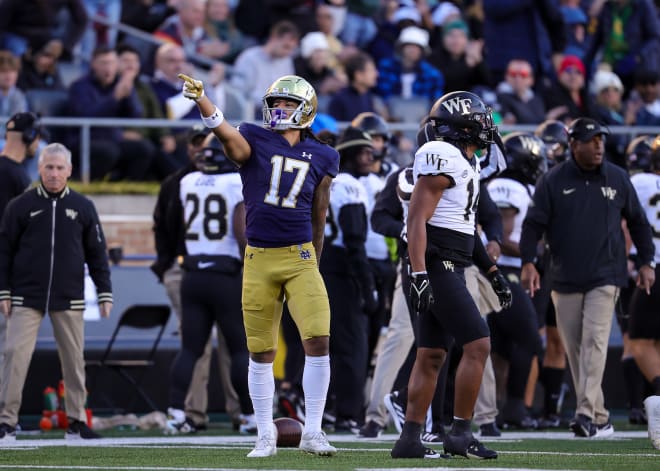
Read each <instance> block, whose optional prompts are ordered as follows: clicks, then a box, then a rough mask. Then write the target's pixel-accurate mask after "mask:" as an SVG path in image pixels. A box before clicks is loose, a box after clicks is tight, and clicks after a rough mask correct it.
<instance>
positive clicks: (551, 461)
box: [0, 424, 660, 471]
mask: <svg viewBox="0 0 660 471" xmlns="http://www.w3.org/2000/svg"><path fill="white" fill-rule="evenodd" d="M616 425H617V424H615V428H616ZM623 428H625V427H622V429H623ZM62 436H63V433H62V432H48V433H43V434H37V435H35V434H31V435H20V436H19V438H18V439H17V440H16V442H13V443H12V442H6V443H3V444H1V445H0V470H4V469H16V470H19V469H20V470H25V469H35V470H37V469H48V470H76V469H79V470H136V471H137V470H145V471H146V470H163V471H165V470H184V469H195V470H244V469H245V470H247V469H263V470H266V469H273V470H314V471H321V470H336V471H343V470H391V469H406V470H413V469H426V468H432V469H452V470H455V469H498V470H518V471H522V470H602V471H619V470H623V471H654V470H660V451H656V450H654V449H653V448H652V446H651V443H650V441H649V439H648V438H647V436H646V432H645V431H644V430H643V429H642V428H636V429H634V430H624V431H619V432H616V433H615V435H614V436H613V437H612V438H609V439H603V440H594V439H575V438H573V437H572V434H570V433H568V432H555V433H543V432H527V433H517V432H504V433H503V436H502V437H501V438H499V439H491V440H489V441H488V442H487V443H488V444H489V446H490V447H491V448H493V449H495V450H497V451H498V452H499V458H498V459H497V460H490V461H479V460H467V459H465V458H457V457H454V458H452V459H442V460H422V459H419V460H393V459H391V458H390V454H389V452H390V449H391V447H392V444H393V442H394V440H395V439H396V435H395V434H386V435H383V436H381V438H379V439H378V440H365V439H358V438H356V437H354V436H351V435H329V438H330V440H331V442H332V443H333V444H334V445H335V446H337V448H338V449H339V452H338V453H337V455H336V456H334V457H332V458H322V457H317V456H312V455H307V454H304V453H302V452H300V451H299V450H297V449H292V448H280V449H279V451H278V454H277V456H275V457H270V458H265V459H247V458H246V457H245V455H246V454H247V452H248V451H249V450H250V449H251V446H252V444H253V441H254V437H245V436H237V435H231V434H230V433H229V432H228V431H227V429H226V428H222V427H213V428H211V429H210V430H209V431H207V432H204V433H200V434H197V435H187V436H175V437H171V436H170V437H166V436H163V435H162V434H161V433H160V432H158V431H149V432H141V431H126V430H124V431H118V430H112V431H106V432H104V438H103V439H102V440H98V441H89V442H82V443H81V442H71V441H69V442H67V441H65V440H64V439H63V438H62ZM484 441H486V440H484ZM433 448H436V449H438V450H440V451H441V450H442V445H438V446H434V447H433Z"/></svg>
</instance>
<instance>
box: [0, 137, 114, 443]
mask: <svg viewBox="0 0 660 471" xmlns="http://www.w3.org/2000/svg"><path fill="white" fill-rule="evenodd" d="M71 170H72V167H71V152H69V150H68V149H67V148H66V147H64V146H63V145H62V144H59V143H53V144H49V145H48V146H46V147H45V148H44V149H43V150H42V152H41V154H40V155H39V175H40V177H41V178H40V183H39V186H37V187H36V188H33V189H31V190H29V191H27V192H25V193H23V194H22V195H21V196H19V197H17V198H15V199H13V200H12V202H11V203H10V204H9V205H8V206H7V208H6V209H5V213H4V214H3V217H2V223H1V226H0V311H1V312H2V314H3V315H5V316H7V345H6V350H5V355H6V356H5V360H6V363H5V368H4V371H3V374H2V388H1V393H0V403H1V404H2V412H0V440H2V441H10V440H15V439H16V425H17V422H18V412H19V410H20V407H21V399H22V393H23V386H24V385H25V379H26V377H27V373H28V368H29V366H30V359H31V358H32V354H33V352H34V347H35V344H36V341H37V334H38V331H39V325H40V324H41V322H42V320H43V319H44V317H45V315H46V313H48V317H49V318H50V322H51V323H52V324H53V332H54V334H55V341H56V343H57V351H58V354H59V358H60V362H61V369H62V375H63V377H64V387H65V389H66V405H65V408H66V415H67V417H68V428H67V431H66V434H65V437H66V438H67V439H78V440H79V439H95V438H100V436H99V435H98V434H97V433H96V432H94V431H92V430H91V429H90V428H89V427H88V426H87V414H86V412H85V400H86V396H87V391H86V390H85V360H84V357H83V348H84V344H85V341H84V324H85V321H84V320H83V310H84V308H85V299H84V287H85V280H84V278H85V277H84V274H85V264H86V265H87V267H88V268H89V272H90V275H91V277H92V280H94V284H95V285H96V289H97V292H98V301H99V310H100V313H101V316H102V317H108V316H109V315H110V310H111V309H112V285H111V281H110V267H109V266H108V255H107V249H106V243H105V237H104V236H103V231H102V229H101V223H100V222H99V217H98V215H97V213H96V209H95V208H94V204H93V203H92V202H91V201H90V200H88V199H87V198H85V197H84V196H83V195H81V194H79V193H77V192H75V191H73V190H72V189H71V188H69V187H68V186H67V180H68V179H69V177H71ZM56 202H57V204H56Z"/></svg>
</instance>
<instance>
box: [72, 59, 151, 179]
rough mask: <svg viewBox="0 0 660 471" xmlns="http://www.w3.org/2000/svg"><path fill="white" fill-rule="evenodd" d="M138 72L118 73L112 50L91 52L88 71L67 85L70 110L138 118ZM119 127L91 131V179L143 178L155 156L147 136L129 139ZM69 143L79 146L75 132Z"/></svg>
mask: <svg viewBox="0 0 660 471" xmlns="http://www.w3.org/2000/svg"><path fill="white" fill-rule="evenodd" d="M137 73H138V71H136V70H125V71H124V73H122V74H121V75H120V74H119V61H118V58H117V52H116V51H115V50H114V49H109V48H107V47H101V48H98V49H96V50H95V51H94V54H93V56H92V63H91V71H90V73H89V74H87V75H85V76H83V77H81V78H80V79H78V80H76V81H75V82H73V83H72V84H71V86H70V87H69V110H70V112H71V114H72V115H73V116H82V117H95V118H140V117H142V113H143V109H142V105H141V104H140V100H139V99H138V95H137V92H136V90H135V80H136V78H137ZM122 134H123V133H122V129H121V128H119V127H95V128H92V130H91V142H90V159H91V178H92V179H95V180H96V179H101V178H104V177H106V175H108V174H110V175H109V177H110V178H111V179H112V180H121V179H128V180H144V178H145V177H146V176H147V172H148V170H149V168H150V166H151V164H152V160H153V158H154V145H153V144H152V143H151V142H149V141H147V140H146V139H144V138H142V139H136V140H129V139H125V138H124V137H123V135H122ZM72 143H73V145H75V146H76V148H79V144H80V143H79V142H78V133H75V134H74V135H73V136H72Z"/></svg>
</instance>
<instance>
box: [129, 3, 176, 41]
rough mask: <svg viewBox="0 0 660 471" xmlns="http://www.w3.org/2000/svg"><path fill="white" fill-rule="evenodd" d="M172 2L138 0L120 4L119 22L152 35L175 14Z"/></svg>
mask: <svg viewBox="0 0 660 471" xmlns="http://www.w3.org/2000/svg"><path fill="white" fill-rule="evenodd" d="M173 5H174V2H163V1H162V0H161V1H157V2H154V0H138V1H134V2H122V10H121V22H122V23H124V24H126V25H128V26H133V27H134V28H137V29H140V30H142V31H146V32H148V33H153V32H154V31H155V30H156V29H157V28H158V27H159V26H160V25H161V24H163V21H165V19H166V18H168V17H169V16H171V15H174V14H176V9H175V8H174V6H173Z"/></svg>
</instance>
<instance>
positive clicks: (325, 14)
mask: <svg viewBox="0 0 660 471" xmlns="http://www.w3.org/2000/svg"><path fill="white" fill-rule="evenodd" d="M316 24H317V25H318V30H319V31H320V32H322V33H323V34H324V35H325V40H326V41H327V42H328V50H329V51H330V62H329V66H330V67H331V68H332V69H335V70H343V68H342V63H341V59H342V58H343V57H345V54H346V52H345V51H344V45H343V44H342V42H341V41H340V40H339V38H337V35H336V33H335V30H336V28H335V16H334V15H333V13H332V7H331V6H330V5H328V4H327V3H320V4H319V5H318V6H317V7H316Z"/></svg>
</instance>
